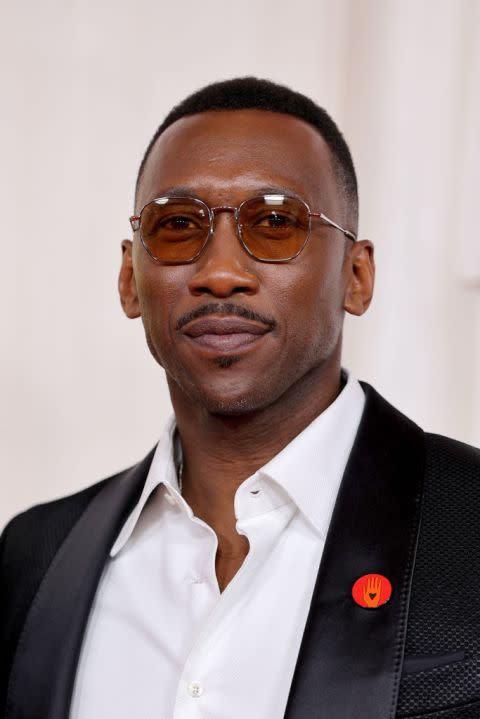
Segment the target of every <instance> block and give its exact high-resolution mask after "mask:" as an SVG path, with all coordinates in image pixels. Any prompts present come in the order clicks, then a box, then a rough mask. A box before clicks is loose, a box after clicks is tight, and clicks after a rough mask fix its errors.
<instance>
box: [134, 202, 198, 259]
mask: <svg viewBox="0 0 480 719" xmlns="http://www.w3.org/2000/svg"><path fill="white" fill-rule="evenodd" d="M209 223H210V221H209V216H208V208H207V206H206V205H204V204H203V202H201V201H200V200H195V199H194V198H182V197H180V198H170V197H161V198H159V199H158V200H154V201H153V202H150V203H149V204H148V205H146V206H145V207H144V208H143V210H142V214H141V216H140V233H141V237H142V241H143V243H144V245H145V247H146V248H147V250H148V251H149V252H150V254H151V255H153V257H155V258H156V259H157V260H160V261H161V262H171V263H175V262H188V261H190V260H192V259H194V258H195V257H196V256H197V255H198V254H199V252H200V251H201V250H202V248H203V246H204V244H205V242H206V240H207V238H208V231H209Z"/></svg>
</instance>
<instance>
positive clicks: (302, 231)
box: [239, 195, 310, 261]
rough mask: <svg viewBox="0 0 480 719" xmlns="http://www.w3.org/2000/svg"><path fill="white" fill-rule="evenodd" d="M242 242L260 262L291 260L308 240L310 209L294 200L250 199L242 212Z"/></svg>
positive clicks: (267, 196)
mask: <svg viewBox="0 0 480 719" xmlns="http://www.w3.org/2000/svg"><path fill="white" fill-rule="evenodd" d="M239 223H240V231H241V235H242V240H243V242H244V244H245V245H246V247H247V248H248V249H249V251H250V252H251V253H252V255H254V256H255V257H256V258H257V259H259V260H273V261H275V260H277V261H279V260H288V259H291V258H292V257H295V255H297V254H298V253H299V252H300V250H301V249H302V248H303V246H304V244H305V242H306V241H307V237H308V230H309V227H310V216H309V211H308V207H307V206H306V205H305V204H304V203H303V202H301V201H300V200H296V199H294V198H293V197H286V196H285V195H264V196H263V197H259V198H254V199H252V200H247V201H246V202H244V203H243V205H242V206H241V208H240V212H239Z"/></svg>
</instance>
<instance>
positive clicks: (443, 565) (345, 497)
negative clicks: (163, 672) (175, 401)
mask: <svg viewBox="0 0 480 719" xmlns="http://www.w3.org/2000/svg"><path fill="white" fill-rule="evenodd" d="M363 387H364V390H365V392H366V396H367V401H366V407H365V412H364V415H363V418H362V421H361V424H360V428H359V431H358V435H357V438H356V441H355V444H354V447H353V449H352V453H351V456H350V459H349V462H348V465H347V468H346V471H345V475H344V477H343V480H342V484H341V487H340V491H339V495H338V499H337V502H336V505H335V510H334V513H333V517H332V521H331V525H330V529H329V533H328V537H327V540H326V544H325V548H324V552H323V557H322V561H321V565H320V569H319V572H318V577H317V582H316V585H315V589H314V592H313V597H312V602H311V606H310V611H309V614H308V619H307V622H306V627H305V631H304V636H303V641H302V644H301V648H300V652H299V656H298V660H297V664H296V669H295V674H294V677H293V681H292V685H291V689H290V695H289V700H288V705H287V709H286V713H285V719H350V718H352V719H393V718H394V717H422V719H479V718H480V529H479V513H480V452H479V451H478V450H475V449H473V448H472V447H468V446H467V445H463V444H460V443H458V442H454V441H453V440H449V439H446V438H444V437H440V436H436V435H428V434H424V432H423V431H422V430H420V429H419V428H418V427H417V426H416V425H415V424H413V423H412V422H411V421H410V420H408V419H407V418H406V417H404V416H403V415H401V414H400V413H399V412H398V411H397V410H395V409H394V408H393V407H391V406H390V405H389V404H388V403H387V402H385V400H383V399H382V398H381V397H380V396H379V395H378V394H377V393H376V392H375V391H374V390H373V389H372V388H371V387H369V386H368V385H363ZM152 456H153V452H151V453H150V454H149V455H148V457H146V458H145V459H144V460H143V461H142V462H141V463H140V464H138V465H136V466H135V467H133V468H132V469H130V470H127V471H125V472H121V473H120V474H118V475H116V476H114V477H110V478H109V479H107V480H104V481H103V482H100V483H99V484H96V485H94V486H93V487H90V488H89V489H87V490H84V491H82V492H79V493H78V494H75V495H73V496H71V497H66V498H64V499H60V500H58V501H55V502H49V503H47V504H44V505H40V506H37V507H33V508H32V509H30V510H28V511H27V512H25V513H23V514H21V515H19V516H17V517H15V518H14V519H13V520H12V521H11V522H10V523H9V525H8V526H7V527H6V529H5V531H4V533H3V535H2V537H1V539H0V552H1V554H0V562H1V564H0V601H1V605H0V610H1V611H0V640H1V655H0V659H1V664H0V716H2V717H5V718H6V719H68V715H69V707H70V702H71V696H72V688H73V683H74V678H75V672H76V667H77V662H78V658H79V653H80V649H81V645H82V638H83V633H84V630H85V626H86V621H87V618H88V615H89V612H90V607H91V604H92V600H93V597H94V595H95V591H96V589H97V586H98V583H99V580H100V576H101V573H102V569H103V567H104V564H105V562H106V560H107V558H108V554H109V550H110V547H111V546H112V544H113V542H114V540H115V538H116V536H117V534H118V532H119V530H120V527H121V526H122V524H123V522H124V520H125V518H126V516H127V515H128V513H129V511H130V510H131V508H132V507H133V505H134V503H135V502H136V501H137V499H138V497H139V495H140V493H141V490H142V487H143V484H144V481H145V479H146V476H147V472H148V468H149V466H150V462H151V460H152ZM374 572H375V573H379V574H383V575H385V576H387V577H388V578H389V579H390V581H391V583H392V586H393V593H392V597H391V600H390V601H389V602H388V603H387V604H385V605H383V606H382V607H378V608H377V609H364V608H362V607H360V606H358V605H357V604H355V603H354V601H353V600H352V597H351V588H352V585H353V583H354V581H355V580H356V579H357V578H358V577H360V576H361V575H364V574H369V573H374ZM266 671H268V668H266ZM250 716H251V717H252V719H276V718H274V717H258V718H257V716H256V714H255V706H252V711H251V715H250ZM225 717H226V718H227V717H228V707H227V706H226V707H225ZM92 719H93V718H92ZM138 719H141V717H139V718H138ZM159 719H168V717H162V718H159Z"/></svg>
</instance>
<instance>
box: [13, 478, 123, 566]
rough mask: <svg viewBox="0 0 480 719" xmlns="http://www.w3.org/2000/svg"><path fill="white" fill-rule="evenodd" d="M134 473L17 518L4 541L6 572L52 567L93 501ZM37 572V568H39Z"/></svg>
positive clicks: (37, 508) (33, 508) (49, 503)
mask: <svg viewBox="0 0 480 719" xmlns="http://www.w3.org/2000/svg"><path fill="white" fill-rule="evenodd" d="M129 471H130V469H126V470H123V471H121V472H118V473H116V474H114V475H111V476H110V477H107V478H106V479H102V480H100V481H99V482H96V483H95V484H92V485H90V486H88V487H86V488H84V489H82V490H79V491H77V492H74V493H73V494H69V495H66V496H63V497H60V498H58V499H54V500H50V501H48V502H43V503H41V504H36V505H34V506H32V507H30V508H28V509H26V510H24V511H22V512H20V513H19V514H17V515H15V516H14V517H13V518H12V519H11V520H10V521H9V522H8V524H7V525H6V526H5V528H4V530H3V533H2V535H1V537H0V554H1V563H2V570H3V571H5V570H8V567H9V566H10V567H11V568H12V569H14V568H15V567H19V566H25V564H24V562H27V563H28V562H29V561H30V562H31V561H35V563H37V562H38V563H40V564H44V563H48V561H49V560H50V559H51V557H52V555H53V554H54V553H55V551H56V549H57V548H58V547H59V546H60V544H61V543H62V542H63V540H64V539H65V538H66V536H67V535H68V533H69V531H70V530H71V529H72V527H73V526H74V525H75V523H76V522H77V520H78V519H79V518H80V517H81V515H82V514H83V512H84V511H85V509H86V508H87V507H88V505H89V504H90V502H91V501H92V499H94V497H95V496H96V495H97V494H98V493H99V492H100V491H102V489H103V488H104V487H106V485H107V484H109V483H112V482H115V481H118V480H120V479H121V478H122V477H123V476H125V475H126V474H127V473H128V472H129ZM35 568H37V567H35Z"/></svg>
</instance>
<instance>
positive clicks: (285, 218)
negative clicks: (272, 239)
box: [253, 212, 297, 230]
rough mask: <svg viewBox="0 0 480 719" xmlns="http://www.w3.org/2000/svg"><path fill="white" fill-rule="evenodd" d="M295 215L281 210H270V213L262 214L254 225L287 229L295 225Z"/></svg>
mask: <svg viewBox="0 0 480 719" xmlns="http://www.w3.org/2000/svg"><path fill="white" fill-rule="evenodd" d="M296 224H297V223H296V219H295V217H292V216H290V215H287V214H285V213H280V212H269V213H268V214H265V215H262V216H261V217H259V218H258V219H257V220H256V221H255V222H254V223H253V226H254V227H259V228H260V227H267V228H269V229H274V230H275V229H280V230H281V229H287V228H291V227H295V225H296Z"/></svg>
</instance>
